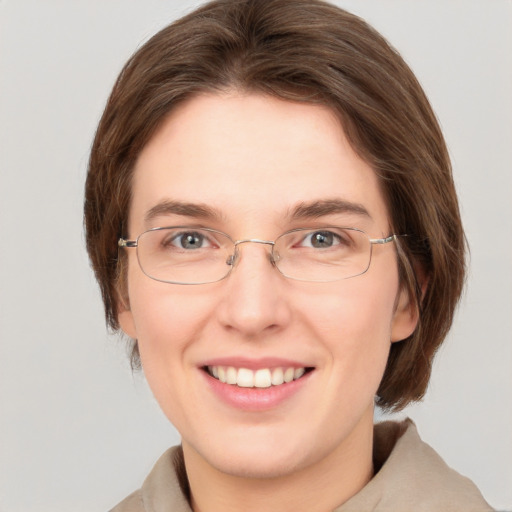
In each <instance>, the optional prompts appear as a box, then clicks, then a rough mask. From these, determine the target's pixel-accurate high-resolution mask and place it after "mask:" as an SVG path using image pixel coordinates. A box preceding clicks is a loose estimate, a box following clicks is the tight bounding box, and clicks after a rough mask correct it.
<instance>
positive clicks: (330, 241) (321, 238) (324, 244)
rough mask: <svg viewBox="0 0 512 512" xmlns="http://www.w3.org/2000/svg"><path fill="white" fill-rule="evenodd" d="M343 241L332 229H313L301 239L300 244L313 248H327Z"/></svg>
mask: <svg viewBox="0 0 512 512" xmlns="http://www.w3.org/2000/svg"><path fill="white" fill-rule="evenodd" d="M340 243H343V240H342V238H341V237H340V236H339V235H337V234H336V233H333V232H332V231H325V230H323V231H313V232H311V233H308V234H307V235H306V236H305V237H304V238H303V240H302V242H301V244H300V245H302V246H305V247H313V248H315V249H328V248H329V247H333V246H335V245H339V244H340Z"/></svg>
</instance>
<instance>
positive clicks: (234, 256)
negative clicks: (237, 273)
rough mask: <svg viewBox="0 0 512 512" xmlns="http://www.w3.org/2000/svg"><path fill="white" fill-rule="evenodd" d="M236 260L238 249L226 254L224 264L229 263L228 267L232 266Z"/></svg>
mask: <svg viewBox="0 0 512 512" xmlns="http://www.w3.org/2000/svg"><path fill="white" fill-rule="evenodd" d="M237 261H238V251H236V250H235V252H234V253H233V254H231V255H230V256H228V258H227V260H226V265H229V266H230V267H234V266H235V264H236V262H237Z"/></svg>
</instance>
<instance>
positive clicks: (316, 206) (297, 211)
mask: <svg viewBox="0 0 512 512" xmlns="http://www.w3.org/2000/svg"><path fill="white" fill-rule="evenodd" d="M336 213H352V214H355V215H359V216H363V217H368V218H369V219H371V218H372V217H371V215H370V213H369V212H368V210H367V209H366V208H365V207H364V206H363V205H362V204H360V203H353V202H351V201H346V200H344V199H323V200H320V201H311V202H301V203H299V204H298V205H297V206H295V208H294V209H293V210H292V211H291V213H290V214H289V216H290V217H291V219H293V220H300V219H315V218H318V217H324V216H326V215H332V214H336Z"/></svg>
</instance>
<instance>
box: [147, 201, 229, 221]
mask: <svg viewBox="0 0 512 512" xmlns="http://www.w3.org/2000/svg"><path fill="white" fill-rule="evenodd" d="M160 215H183V216H184V217H195V218H198V219H204V220H219V219H220V218H221V217H222V215H221V213H220V212H219V211H218V210H216V209H215V208H212V207H211V206H208V205H206V204H203V203H187V202H183V201H171V200H164V201H161V202H159V203H158V204H156V205H155V206H153V207H152V208H151V209H149V210H148V211H147V212H146V215H145V216H144V220H145V221H146V222H149V221H150V220H152V219H154V218H155V217H158V216H160Z"/></svg>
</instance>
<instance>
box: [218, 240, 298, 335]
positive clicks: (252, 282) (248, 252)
mask: <svg viewBox="0 0 512 512" xmlns="http://www.w3.org/2000/svg"><path fill="white" fill-rule="evenodd" d="M243 242H255V243H239V244H237V254H236V257H235V259H234V261H233V264H234V268H233V270H232V272H231V274H230V275H229V277H228V279H226V280H225V281H224V284H225V287H224V290H223V294H224V295H223V298H222V300H221V302H220V304H219V305H218V308H217V316H218V319H219V321H220V322H221V324H222V325H223V326H224V328H226V329H229V330H232V331H236V332H237V333H238V334H239V335H241V336H244V337H246V338H255V337H257V336H259V335H262V334H265V333H269V332H274V331H278V330H280V329H282V328H284V327H285V326H286V324H287V323H288V322H289V320H290V304H289V301H288V300H287V293H286V290H285V288H286V283H285V279H286V278H284V277H283V276H282V275H281V274H280V273H279V272H277V270H276V269H275V268H274V265H273V264H272V260H271V255H270V250H269V246H270V245H271V243H269V242H266V241H263V240H247V241H245V240H244V241H243Z"/></svg>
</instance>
